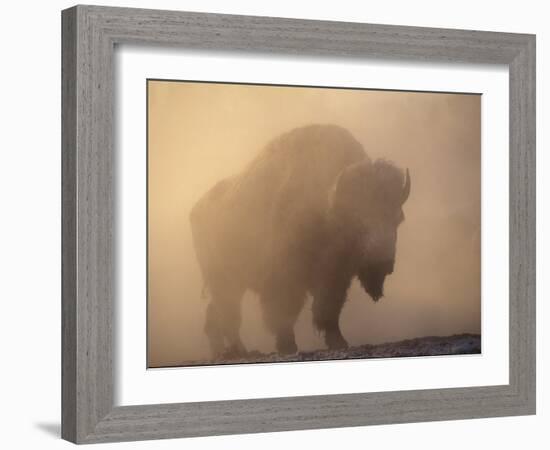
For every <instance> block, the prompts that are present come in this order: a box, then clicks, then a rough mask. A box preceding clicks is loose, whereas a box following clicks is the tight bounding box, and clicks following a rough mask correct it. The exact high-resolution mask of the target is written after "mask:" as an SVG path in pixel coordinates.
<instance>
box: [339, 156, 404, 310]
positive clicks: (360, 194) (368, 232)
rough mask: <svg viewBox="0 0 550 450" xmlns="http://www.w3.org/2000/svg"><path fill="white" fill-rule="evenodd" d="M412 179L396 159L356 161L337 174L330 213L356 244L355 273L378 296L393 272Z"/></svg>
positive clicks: (345, 237) (344, 235)
mask: <svg viewBox="0 0 550 450" xmlns="http://www.w3.org/2000/svg"><path fill="white" fill-rule="evenodd" d="M410 189H411V179H410V175H409V171H408V169H407V170H406V172H405V174H403V172H402V171H401V170H400V169H398V168H397V167H395V166H394V165H393V164H392V163H390V162H388V161H385V160H377V161H375V162H374V163H372V162H370V161H369V160H365V161H362V162H360V163H356V164H353V165H351V166H349V167H347V168H346V169H344V170H343V171H342V172H341V173H340V175H339V176H338V180H337V182H336V184H335V186H334V189H333V192H332V198H331V208H330V210H331V216H332V218H333V220H334V221H335V222H336V223H337V224H338V225H337V229H338V233H339V235H340V236H341V239H342V240H343V241H345V242H346V243H347V244H348V245H350V246H351V252H352V254H353V256H352V258H351V259H352V261H353V266H354V271H355V275H357V276H358V278H359V280H360V282H361V284H362V286H363V288H364V289H365V291H366V292H367V293H368V294H369V295H370V296H371V297H372V299H373V300H374V301H378V300H379V299H380V297H382V295H383V292H384V289H383V288H384V281H385V278H386V276H387V275H389V274H391V273H392V272H393V268H394V263H395V250H396V242H397V228H398V226H399V224H400V223H401V222H403V220H404V218H405V217H404V215H403V209H402V206H403V204H404V203H405V201H406V200H407V198H408V197H409V193H410Z"/></svg>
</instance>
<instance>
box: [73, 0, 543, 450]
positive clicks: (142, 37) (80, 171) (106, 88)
mask: <svg viewBox="0 0 550 450" xmlns="http://www.w3.org/2000/svg"><path fill="white" fill-rule="evenodd" d="M127 43H129V44H156V45H160V46H177V47H183V48H192V49H196V50H238V51H254V52H263V53H279V54H281V53H282V54H295V55H301V54H303V55H314V56H315V55H323V56H330V57H336V58H337V57H341V56H345V57H351V58H366V57H383V58H394V59H400V58H401V59H406V60H422V61H428V62H429V61H439V62H441V61H452V62H465V63H483V64H505V65H507V66H508V68H509V86H510V98H509V102H510V103H509V104H510V111H509V126H510V134H509V135H510V161H509V168H510V176H509V182H510V197H509V200H510V225H509V227H510V228H509V229H510V241H509V242H510V262H509V267H510V286H509V287H510V289H509V292H510V298H509V305H510V306H509V317H510V322H509V327H510V328H509V337H510V342H509V364H510V365H509V384H507V385H498V386H481V387H467V388H446V389H430V390H416V391H400V392H399V391H393V392H379V393H356V394H341V395H319V396H307V397H285V398H270V399H252V400H232V401H214V402H201V403H173V404H158V405H140V406H114V395H113V379H114V373H113V349H112V343H113V334H114V332H113V312H114V311H113V308H114V287H113V286H114V281H115V279H114V277H115V272H114V262H113V243H114V236H113V230H114V208H115V202H114V194H113V188H114V184H115V179H114V176H115V175H114V169H113V152H114V138H113V94H114V92H113V91H114V89H113V85H114V81H113V73H114V68H113V52H114V46H115V45H116V44H127ZM62 53H63V56H62V83H63V87H62V108H63V111H62V121H63V126H62V176H63V181H62V204H63V218H62V227H63V229H62V239H63V245H62V258H63V263H62V268H63V269H62V376H63V380H62V383H63V386H62V409H63V411H62V437H63V438H64V439H67V440H69V441H72V442H75V443H93V442H109V441H128V440H140V439H160V438H177V437H188V436H207V435H222V434H233V433H256V432H271V431H284V430H299V429H314V428H327V427H347V426H360V425H370V424H387V423H403V422H415V421H436V420H450V419H466V418H476V417H496V416H511V415H524V414H534V413H535V391H536V388H535V36H533V35H526V34H509V33H495V32H482V31H465V30H449V29H434V28H417V27H405V26H388V25H370V24H361V23H342V22H329V21H309V20H295V19H281V18H268V17H247V16H234V15H219V14H204V13H189V12H175V11H157V10H144V9H128V8H110V7H97V6H75V7H73V8H70V9H67V10H65V11H63V13H62Z"/></svg>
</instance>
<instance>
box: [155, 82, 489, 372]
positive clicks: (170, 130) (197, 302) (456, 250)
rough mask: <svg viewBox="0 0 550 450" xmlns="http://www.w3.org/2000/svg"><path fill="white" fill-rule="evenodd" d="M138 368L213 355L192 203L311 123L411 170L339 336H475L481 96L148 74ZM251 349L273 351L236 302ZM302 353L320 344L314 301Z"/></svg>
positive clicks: (252, 309)
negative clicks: (383, 255) (379, 259)
mask: <svg viewBox="0 0 550 450" xmlns="http://www.w3.org/2000/svg"><path fill="white" fill-rule="evenodd" d="M148 108H149V109H148V218H147V220H148V299H147V302H148V305H147V306H148V330H147V332H148V365H149V366H153V367H159V366H163V365H177V364H180V363H182V362H185V361H187V362H188V361H192V360H204V359H208V358H210V356H211V355H210V347H209V344H208V340H207V338H206V335H205V333H204V331H203V326H204V317H205V310H206V306H207V304H208V300H207V299H204V298H201V290H202V277H201V274H200V269H199V265H198V263H197V260H196V256H195V252H194V249H193V243H192V238H191V230H190V225H189V212H190V210H191V208H192V207H193V205H194V204H195V202H196V201H197V200H198V199H199V198H200V197H201V196H202V195H203V194H204V193H205V192H206V191H207V190H208V189H210V188H211V187H212V186H213V185H214V184H215V183H216V182H217V181H219V180H221V179H222V178H225V177H227V176H230V175H234V174H237V173H239V172H240V171H241V170H242V169H243V168H244V166H245V165H246V164H247V163H248V162H249V161H250V160H251V159H252V158H253V157H254V156H255V155H256V154H257V153H258V152H259V151H260V150H261V148H262V147H263V146H264V145H265V144H266V143H267V142H268V141H269V140H271V139H272V138H274V137H276V136H277V135H279V134H281V133H283V132H286V131H289V130H290V129H292V128H295V127H299V126H303V125H307V124H311V123H331V124H336V125H340V126H342V127H345V128H347V129H348V130H349V131H350V132H351V133H352V134H353V135H354V136H355V137H356V138H357V140H358V141H359V142H361V144H362V145H363V147H364V149H365V151H366V153H367V154H368V155H369V156H370V157H371V158H373V159H375V158H386V159H389V160H391V161H393V162H395V163H396V164H397V165H398V166H399V167H401V168H405V167H408V168H409V170H410V173H411V182H412V187H411V195H410V197H409V199H408V201H407V203H405V205H404V213H405V218H406V219H405V222H404V223H403V224H402V225H401V226H400V228H399V230H398V241H397V256H396V264H395V271H394V273H393V274H392V275H391V276H389V277H387V278H386V283H385V290H384V291H385V297H384V298H382V299H381V301H380V302H379V303H377V304H375V303H374V302H373V301H372V300H371V299H370V297H368V295H367V294H366V293H365V292H364V291H363V290H362V289H361V288H360V286H359V284H358V282H357V281H354V283H353V284H352V287H351V288H350V290H349V292H348V299H349V300H348V301H347V303H346V305H345V306H344V309H343V311H342V315H341V318H340V324H341V328H342V333H343V335H344V337H345V338H346V340H347V341H348V342H349V344H350V345H361V344H377V343H382V342H391V341H398V340H402V339H408V338H414V337H422V336H432V335H439V336H447V335H451V334H455V333H480V332H481V257H480V228H481V227H480V225H481V97H480V96H479V95H474V94H472V95H470V94H440V93H415V92H394V91H370V90H346V89H326V88H325V89H323V88H296V87H281V86H256V85H230V84H213V83H195V82H173V81H148ZM242 312H243V325H242V328H241V337H242V340H243V343H244V345H245V346H246V347H247V349H248V350H258V351H261V352H265V353H268V352H273V351H274V350H275V346H274V345H275V344H274V342H275V339H274V337H273V336H272V335H271V334H269V333H268V332H267V330H266V328H265V326H264V323H263V319H262V317H261V313H260V307H259V301H258V299H257V297H256V295H254V294H253V293H247V294H246V295H245V297H244V299H243V302H242ZM295 332H296V342H297V345H298V348H299V349H300V350H301V351H304V350H316V349H322V348H325V345H324V342H323V340H322V337H321V336H320V335H319V334H318V333H317V332H316V331H315V330H314V328H313V325H312V317H311V299H308V301H307V303H306V306H305V308H304V310H303V311H302V313H301V315H300V317H299V318H298V321H297V323H296V327H295Z"/></svg>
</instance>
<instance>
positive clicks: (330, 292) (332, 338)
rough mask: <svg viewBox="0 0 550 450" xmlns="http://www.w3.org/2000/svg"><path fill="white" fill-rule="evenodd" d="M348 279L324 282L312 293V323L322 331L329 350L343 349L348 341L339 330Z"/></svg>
mask: <svg viewBox="0 0 550 450" xmlns="http://www.w3.org/2000/svg"><path fill="white" fill-rule="evenodd" d="M349 283H350V281H349V280H339V281H338V282H334V280H333V282H332V283H324V285H323V286H321V287H320V288H319V289H318V290H317V292H315V293H314V295H313V308H312V309H313V323H314V325H315V327H316V328H317V329H318V330H319V331H321V333H323V336H324V338H325V343H326V344H327V347H328V348H329V349H331V350H336V349H345V348H347V347H348V343H347V342H346V340H345V339H344V336H343V335H342V331H341V330H340V313H341V312H342V308H343V306H344V303H345V301H346V293H347V289H348V287H349Z"/></svg>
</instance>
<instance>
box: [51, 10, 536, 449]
mask: <svg viewBox="0 0 550 450" xmlns="http://www.w3.org/2000/svg"><path fill="white" fill-rule="evenodd" d="M62 31H63V34H62V39H63V47H62V82H63V89H62V95H63V98H62V107H63V108H62V109H63V112H62V114H63V117H62V119H63V120H62V121H63V130H62V147H63V148H62V159H63V171H62V172H63V186H62V193H63V199H62V200H63V222H62V223H63V249H62V255H63V282H62V285H63V289H62V293H63V298H62V307H63V309H62V311H63V315H62V347H63V352H62V354H63V361H62V376H63V389H62V410H63V411H62V436H63V438H65V439H67V440H69V441H72V442H75V443H94V442H111V441H127V440H142V439H160V438H177V437H190V436H207V435H220V434H235V433H256V432H269V431H284V430H298V429H314V428H328V427H346V426H360V425H370V424H388V423H403V422H415V421H436V420H450V419H464V418H479V417H495V416H509V415H525V414H534V413H535V392H536V383H535V37H534V36H533V35H523V34H508V33H494V32H482V31H466V30H449V29H433V28H416V27H403V26H389V25H372V24H360V23H342V22H328V21H308V20H297V19H281V18H268V17H249V16H232V15H219V14H204V13H188V12H175V11H157V10H142V9H128V8H109V7H98V6H75V7H73V8H70V9H67V10H65V11H63V13H62Z"/></svg>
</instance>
